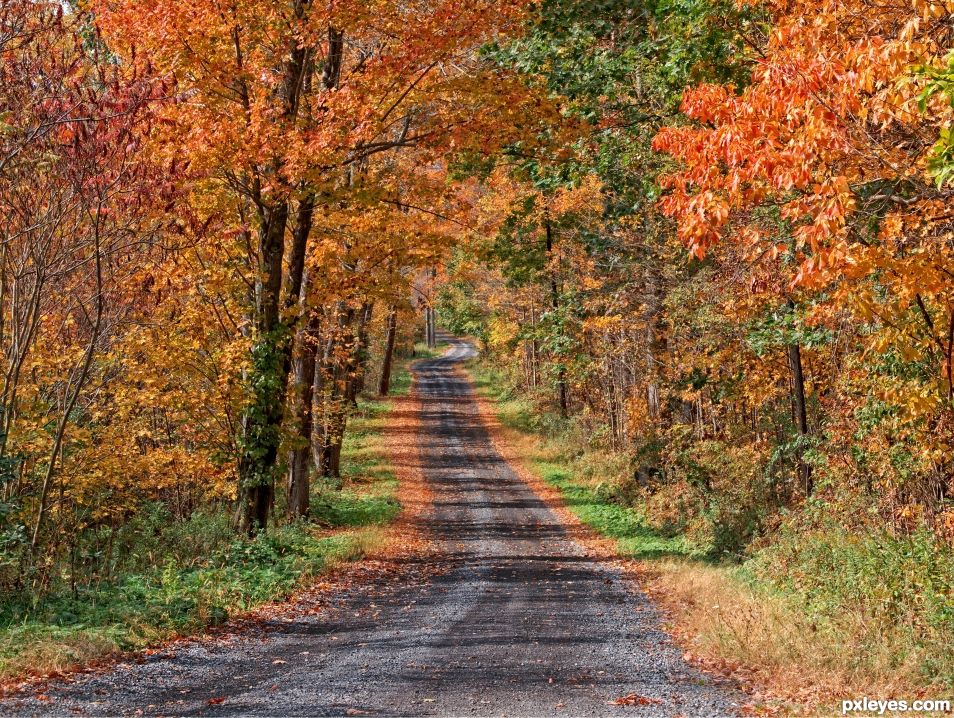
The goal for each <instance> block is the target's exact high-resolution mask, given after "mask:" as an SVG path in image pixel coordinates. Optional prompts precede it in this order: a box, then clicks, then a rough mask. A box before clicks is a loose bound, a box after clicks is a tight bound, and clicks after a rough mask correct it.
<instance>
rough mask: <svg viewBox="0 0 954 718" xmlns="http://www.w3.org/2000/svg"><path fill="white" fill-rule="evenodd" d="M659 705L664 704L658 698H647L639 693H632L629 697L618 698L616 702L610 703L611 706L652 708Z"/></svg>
mask: <svg viewBox="0 0 954 718" xmlns="http://www.w3.org/2000/svg"><path fill="white" fill-rule="evenodd" d="M657 703H662V701H661V700H659V699H658V698H647V697H646V696H641V695H639V694H638V693H630V694H629V695H626V696H621V697H620V698H617V699H616V700H615V701H610V703H609V704H610V705H611V706H651V705H656V704H657Z"/></svg>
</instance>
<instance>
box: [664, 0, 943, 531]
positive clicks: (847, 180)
mask: <svg viewBox="0 0 954 718" xmlns="http://www.w3.org/2000/svg"><path fill="white" fill-rule="evenodd" d="M764 7H765V9H766V10H767V11H768V12H770V13H771V15H772V19H773V28H772V30H771V32H770V33H769V34H768V36H767V39H766V41H765V42H764V43H761V44H760V45H759V47H758V61H757V62H756V64H755V69H754V71H753V73H752V78H751V83H750V84H749V85H748V86H746V87H745V88H744V89H742V90H738V89H736V88H735V87H733V86H732V85H713V84H710V85H699V86H697V87H694V88H691V89H689V90H687V91H686V93H685V96H684V98H683V105H682V109H683V112H684V113H685V114H686V115H687V116H688V117H689V118H690V120H691V122H690V123H688V124H683V125H673V126H670V127H667V128H665V129H663V130H662V131H661V132H659V134H658V135H657V136H656V138H655V140H654V146H655V147H656V149H658V150H660V151H663V152H666V153H668V154H670V155H672V156H674V157H675V158H676V159H678V160H679V169H677V170H675V171H673V172H672V173H671V174H669V175H668V176H667V177H666V178H665V180H664V183H663V186H664V187H665V188H666V190H667V194H666V196H665V197H664V198H663V200H662V202H661V206H662V208H663V210H664V211H665V212H666V214H668V215H670V216H672V217H674V218H675V219H676V220H677V222H678V229H679V236H680V237H681V238H682V240H683V241H684V242H685V244H686V245H687V246H688V247H689V249H690V251H691V252H692V254H693V255H694V256H696V257H700V258H701V257H703V256H705V255H706V254H707V253H710V252H713V251H715V250H716V248H717V246H718V245H719V243H720V242H723V241H731V242H732V243H733V244H734V245H736V246H737V247H738V248H739V252H740V253H741V256H743V257H745V259H746V264H745V265H743V266H747V267H748V268H749V271H750V272H751V277H752V278H753V281H755V282H756V284H757V285H758V286H760V287H761V288H762V289H763V291H764V290H766V289H767V290H769V291H770V292H774V293H775V295H776V296H777V297H778V298H779V300H780V301H781V302H782V303H783V304H784V303H786V302H789V303H793V302H798V303H799V304H801V309H800V310H799V314H800V315H801V316H802V322H803V324H804V325H806V326H815V327H820V328H828V329H830V330H833V331H836V332H837V333H838V335H839V336H841V337H844V342H845V343H844V344H843V345H842V346H841V347H840V348H836V349H837V351H836V353H835V354H833V355H832V357H833V359H834V365H833V366H832V369H833V371H834V372H835V374H834V375H833V378H836V377H837V375H838V374H840V375H841V376H840V377H837V378H838V381H837V384H836V386H835V388H836V389H837V392H836V393H837V398H836V397H832V396H828V397H827V398H826V401H828V403H829V408H830V409H832V414H833V419H832V422H831V425H830V427H829V429H830V436H829V438H830V439H831V441H832V446H833V448H834V447H837V446H838V445H841V446H842V448H844V450H845V452H844V454H843V455H848V454H849V453H850V452H849V449H848V446H849V445H850V444H852V443H854V442H855V440H856V439H857V438H858V437H857V436H855V434H856V432H857V431H858V430H859V423H858V421H859V417H865V416H866V417H867V418H866V419H865V418H862V419H861V424H863V425H865V426H867V427H868V428H867V430H866V431H867V432H868V436H867V437H866V439H865V440H863V441H862V444H863V445H865V446H866V447H867V449H862V450H861V453H857V452H856V454H855V455H856V456H857V457H861V458H859V460H860V461H861V465H860V466H859V467H858V470H860V471H861V472H862V473H873V474H874V475H875V476H877V477H879V481H882V482H884V486H885V489H886V491H885V496H886V497H888V499H889V504H890V506H887V507H886V508H888V509H889V510H890V512H892V513H893V514H894V515H893V516H892V517H891V518H892V519H897V518H898V516H899V513H898V512H900V511H902V508H901V507H902V506H906V505H908V504H910V503H912V502H913V503H914V504H915V505H917V506H918V507H920V508H919V509H918V511H920V510H924V509H925V508H927V509H928V510H929V511H936V510H937V508H938V507H939V506H940V504H939V503H938V501H937V497H938V496H941V497H943V496H944V495H945V494H946V493H947V492H949V491H950V489H951V487H950V485H949V477H950V475H951V469H952V465H951V455H952V454H951V449H952V447H954V441H952V439H954V423H952V421H954V404H952V400H954V381H952V357H954V274H952V272H951V266H952V259H954V214H952V213H951V209H950V208H951V189H950V187H949V186H945V184H944V182H943V177H944V175H943V174H942V175H941V178H942V181H941V182H935V181H934V177H932V176H931V175H932V170H936V169H937V167H936V165H937V162H938V161H939V160H938V158H939V157H943V151H944V150H943V143H944V138H945V137H947V134H946V133H949V129H948V128H949V126H950V122H951V117H952V111H951V107H950V105H949V104H948V103H946V102H945V101H944V99H943V97H942V93H939V92H932V89H937V85H936V86H935V87H934V88H931V87H929V86H928V85H927V83H929V82H930V78H931V77H932V76H933V77H934V78H935V81H936V82H937V83H942V81H943V66H942V55H943V53H944V52H945V51H946V49H947V46H948V44H949V40H950V26H949V18H950V13H951V12H952V9H954V6H952V5H951V3H950V2H939V1H930V0H918V1H917V2H914V3H912V4H909V5H904V6H901V5H897V6H895V5H877V6H872V5H871V4H869V3H866V2H837V3H835V2H822V3H817V2H777V3H776V2H770V3H766V4H765V6H764ZM922 68H927V71H926V72H921V73H919V72H918V71H919V70H921V69H922ZM932 68H934V69H932ZM940 86H941V87H943V84H941V85H940ZM939 134H941V135H942V136H941V140H940V141H938V137H939ZM935 146H936V147H935ZM760 277H761V279H759V278H760ZM766 278H768V281H767V282H766V281H765V279H766ZM852 325H853V326H854V327H860V331H859V330H857V329H856V330H855V331H850V332H849V333H848V334H846V333H845V329H846V327H848V326H852ZM795 346H796V347H797V344H795ZM846 351H847V353H845V352H846ZM872 377H877V381H872ZM859 412H860V413H859ZM853 437H854V438H853ZM899 452H903V453H904V454H905V455H907V456H908V460H907V461H908V462H909V463H908V465H907V467H906V468H902V467H901V458H900V454H899ZM865 457H866V458H865ZM889 457H890V458H889ZM912 476H913V477H915V478H911V477H912ZM904 477H908V478H904ZM945 477H947V478H945ZM945 484H947V485H946V486H945ZM896 499H900V500H901V501H900V503H899V502H897V501H896ZM903 510H904V511H907V509H903ZM905 515H908V514H905Z"/></svg>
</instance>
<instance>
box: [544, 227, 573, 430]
mask: <svg viewBox="0 0 954 718" xmlns="http://www.w3.org/2000/svg"><path fill="white" fill-rule="evenodd" d="M545 229H546V239H547V260H548V262H549V263H551V264H552V262H553V227H552V225H551V224H550V220H549V219H547V220H546V223H545ZM550 306H551V308H552V309H553V316H554V319H556V318H557V313H558V312H559V310H560V292H559V288H558V287H557V271H556V267H552V266H551V267H550ZM558 360H559V363H558V367H557V393H558V395H559V403H560V416H562V417H563V418H564V419H565V418H567V416H569V413H570V411H569V398H568V396H567V388H566V366H565V365H564V364H563V357H558Z"/></svg>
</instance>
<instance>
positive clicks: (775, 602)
mask: <svg viewBox="0 0 954 718" xmlns="http://www.w3.org/2000/svg"><path fill="white" fill-rule="evenodd" d="M469 371H470V374H471V377H472V379H473V380H474V384H475V387H476V390H477V393H478V395H479V396H480V397H482V398H483V399H485V400H486V403H487V404H489V407H490V408H489V411H492V412H493V414H494V418H495V419H496V423H495V425H494V427H493V428H494V431H495V432H496V433H498V434H500V435H501V438H502V439H503V442H504V443H505V444H506V445H507V447H508V449H507V453H508V454H510V455H511V456H513V457H515V458H516V459H517V460H518V461H519V462H520V463H521V464H522V467H523V468H524V469H525V470H526V471H528V472H530V473H531V474H532V475H533V476H534V477H536V478H538V479H539V480H541V481H542V482H544V484H545V486H546V487H547V488H548V489H552V490H554V491H555V492H557V495H558V496H559V503H560V504H561V507H562V510H564V513H566V512H569V513H570V514H571V516H572V518H573V519H575V520H576V521H578V522H579V523H580V524H581V525H583V526H585V527H586V528H587V529H588V530H589V531H590V532H592V533H595V534H596V535H597V536H599V537H602V541H601V545H605V544H607V543H608V544H609V547H610V551H611V552H612V554H613V555H615V556H618V557H622V558H624V559H631V560H630V561H627V568H628V569H629V570H630V571H632V572H634V573H635V574H636V575H637V577H638V579H639V580H640V584H641V586H642V587H643V588H644V589H645V590H646V591H647V592H648V593H650V594H651V595H652V596H653V598H654V599H655V601H656V603H657V604H659V605H660V606H662V607H663V608H664V609H665V612H666V615H667V619H668V628H669V629H670V631H671V632H672V633H673V634H674V635H675V636H676V637H677V639H678V640H679V642H680V645H682V646H683V647H684V649H685V650H686V653H687V657H688V658H689V659H691V660H693V661H694V662H696V663H698V664H701V665H702V666H703V667H705V668H708V669H711V670H714V671H716V672H718V673H721V674H723V675H729V676H732V677H734V678H737V679H739V680H740V681H741V683H742V684H743V685H744V686H746V687H747V688H749V689H751V690H753V692H755V693H756V695H755V696H754V697H753V706H754V707H755V706H757V707H758V710H760V711H763V712H770V713H774V712H784V713H791V714H815V715H833V714H837V713H840V709H841V705H840V701H841V700H843V699H847V698H860V697H862V696H867V697H869V698H873V699H874V698H881V699H892V698H895V699H897V698H906V699H909V700H913V699H916V698H925V697H926V698H935V699H936V698H950V697H951V690H950V687H951V684H952V675H951V670H952V668H951V656H952V655H954V647H952V642H954V634H952V632H951V631H950V625H951V624H950V618H951V616H950V614H951V612H952V608H954V603H952V602H951V594H950V586H951V581H950V579H951V577H950V573H951V565H952V562H949V561H948V562H945V558H944V556H943V555H941V553H939V552H937V550H936V549H934V552H933V553H930V555H928V553H929V552H927V551H926V550H925V551H922V552H921V553H920V554H919V555H918V556H917V559H915V557H914V556H912V555H911V553H912V551H911V546H912V545H913V544H911V542H910V541H909V542H907V543H906V544H904V545H905V546H906V547H907V548H906V549H905V551H904V552H903V553H904V554H905V556H902V557H901V559H898V560H897V561H895V560H893V559H892V560H891V561H890V564H888V563H886V561H887V560H888V558H890V557H891V556H893V555H894V554H895V553H898V552H899V546H900V544H899V543H898V542H895V543H894V544H892V545H891V546H882V545H880V544H877V542H874V544H873V545H870V546H868V545H862V544H863V543H864V542H858V541H850V540H845V539H844V537H842V538H841V539H838V538H837V537H836V535H834V534H831V533H829V534H821V535H815V536H812V535H806V534H800V535H799V536H798V537H797V538H795V539H786V538H785V537H777V541H776V542H775V544H774V546H773V547H770V548H769V549H764V550H762V551H760V552H756V553H755V554H754V555H753V556H751V557H750V558H749V560H747V561H745V562H743V563H741V564H727V563H718V562H715V561H712V560H710V559H709V558H708V557H707V556H706V553H705V552H704V551H702V550H700V549H699V548H698V547H696V546H695V545H693V543H692V542H690V541H689V540H687V539H686V538H685V537H683V536H680V535H676V536H670V535H664V534H661V533H660V532H658V531H656V530H654V529H653V528H652V527H651V526H650V524H649V522H648V521H647V520H646V519H645V516H644V514H643V510H642V508H641V506H640V505H639V503H638V502H636V503H634V504H632V505H627V503H626V502H622V501H620V500H619V492H618V487H617V486H616V485H615V484H614V482H613V481H612V480H608V479H607V477H613V476H618V475H619V474H620V471H619V468H620V467H618V466H615V465H614V461H617V460H618V459H617V457H614V456H613V455H611V454H607V453H605V452H601V453H598V452H587V450H586V447H585V441H584V440H583V439H582V438H580V437H574V436H573V433H572V429H568V428H567V427H565V426H563V425H561V424H560V422H559V420H558V419H554V418H553V417H549V416H546V415H541V414H540V413H539V412H538V411H536V410H535V408H534V407H533V405H532V404H531V402H530V401H529V400H528V399H526V398H525V397H521V396H519V395H516V394H513V393H512V392H511V391H510V390H509V389H508V385H507V382H506V380H505V379H504V378H503V377H502V376H501V375H500V374H499V373H497V372H496V371H494V370H493V369H492V368H491V367H488V366H487V365H486V364H484V363H481V362H479V361H475V362H472V363H471V365H470V367H469ZM792 540H796V541H797V542H800V543H799V545H798V546H797V547H794V548H793V547H792V546H791V545H790V544H791V543H792ZM869 543H870V542H869ZM805 544H808V546H806V545H805ZM786 546H788V548H789V549H791V550H788V554H789V555H788V556H786V555H785V554H786ZM839 552H840V553H839ZM809 556H812V557H817V556H821V557H825V560H822V559H820V558H813V559H812V562H808V559H807V558H806V557H809ZM875 557H876V558H877V561H879V562H880V563H879V566H878V567H876V568H872V567H871V566H867V564H866V563H865V562H868V563H871V562H873V561H874V559H875ZM905 557H906V558H905ZM902 559H904V560H902ZM819 561H821V562H822V563H823V564H825V565H821V564H819V563H818V562H819ZM826 561H827V563H826ZM782 563H784V564H785V565H781V564H782ZM945 564H946V565H945ZM859 565H864V566H866V567H865V568H860V567H859ZM852 566H854V570H855V571H856V572H857V577H855V578H857V580H845V572H846V571H847V570H848V569H849V568H851V567H852ZM892 572H894V573H899V574H905V576H904V577H903V578H904V579H905V582H896V581H894V580H893V579H894V578H896V577H895V576H891V575H890V574H891V573H892ZM889 576H890V578H889ZM781 577H785V578H784V579H783V578H781ZM873 577H881V580H882V582H886V583H890V584H892V585H895V586H897V585H903V586H904V588H903V589H901V591H902V593H903V594H905V595H901V596H892V595H886V594H885V590H884V588H883V587H882V589H881V590H880V592H879V591H877V590H874V589H873V588H872V587H870V586H869V587H867V588H865V587H863V586H862V583H863V582H864V581H866V580H870V579H872V578H873ZM859 588H861V589H862V590H861V591H859V590H858V589H859ZM869 589H870V590H869ZM882 594H885V595H882ZM928 603H931V604H932V605H931V606H930V608H929V609H925V604H928ZM866 604H867V605H866ZM945 605H946V608H945ZM886 606H891V607H894V608H895V609H896V608H897V607H898V606H901V607H902V610H903V611H904V612H903V614H902V615H893V616H887V615H885V610H886V609H885V607H886Z"/></svg>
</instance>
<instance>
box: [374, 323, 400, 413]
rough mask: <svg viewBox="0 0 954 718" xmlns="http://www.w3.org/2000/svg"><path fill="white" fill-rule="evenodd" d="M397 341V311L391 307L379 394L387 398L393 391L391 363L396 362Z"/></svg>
mask: <svg viewBox="0 0 954 718" xmlns="http://www.w3.org/2000/svg"><path fill="white" fill-rule="evenodd" d="M396 339H397V309H395V308H394V307H391V310H390V311H389V312H388V333H387V337H386V338H385V340H384V358H383V360H382V362H381V379H380V381H379V382H378V394H379V395H381V396H387V395H388V392H389V391H390V390H391V363H392V362H393V361H394V342H395V340H396Z"/></svg>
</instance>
